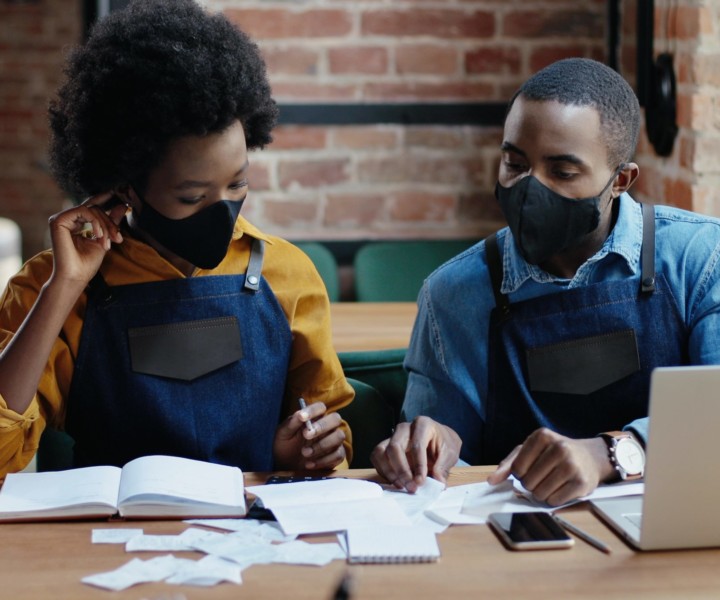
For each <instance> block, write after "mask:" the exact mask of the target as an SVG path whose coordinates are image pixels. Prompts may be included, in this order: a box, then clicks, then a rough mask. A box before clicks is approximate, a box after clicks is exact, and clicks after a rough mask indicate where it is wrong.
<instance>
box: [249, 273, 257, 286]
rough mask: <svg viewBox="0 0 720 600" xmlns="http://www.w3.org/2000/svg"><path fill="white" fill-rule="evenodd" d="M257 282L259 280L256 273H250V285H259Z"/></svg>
mask: <svg viewBox="0 0 720 600" xmlns="http://www.w3.org/2000/svg"><path fill="white" fill-rule="evenodd" d="M257 282H258V278H257V277H255V275H250V277H248V283H249V284H250V285H257Z"/></svg>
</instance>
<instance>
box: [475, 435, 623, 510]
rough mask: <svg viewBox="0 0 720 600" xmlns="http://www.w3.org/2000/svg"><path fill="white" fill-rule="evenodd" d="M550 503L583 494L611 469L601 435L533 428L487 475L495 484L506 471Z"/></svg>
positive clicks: (603, 478)
mask: <svg viewBox="0 0 720 600" xmlns="http://www.w3.org/2000/svg"><path fill="white" fill-rule="evenodd" d="M511 474H512V475H514V476H515V477H516V478H517V479H519V480H520V481H521V482H522V484H523V486H524V487H525V489H527V490H528V491H530V492H532V493H533V495H534V496H535V497H536V498H537V499H538V500H541V501H544V502H547V503H548V504H549V505H551V506H559V505H561V504H565V503H566V502H569V501H570V500H575V499H576V498H580V497H582V496H586V495H587V494H589V493H590V492H592V491H593V490H594V489H595V488H596V487H597V486H598V485H599V484H600V483H601V482H604V481H608V480H609V479H611V478H612V476H613V474H614V470H613V468H612V465H611V464H610V459H609V458H608V449H607V444H606V443H605V441H604V440H603V439H602V438H599V437H598V438H589V439H580V440H574V439H571V438H568V437H565V436H563V435H560V434H559V433H555V432H554V431H551V430H550V429H546V428H542V429H537V430H536V431H534V432H533V433H531V434H530V435H529V436H528V437H527V439H526V440H525V442H524V443H523V444H522V445H520V446H517V447H516V448H515V449H514V450H513V451H512V452H511V453H510V454H508V456H507V457H506V458H505V459H503V460H502V461H501V462H500V464H499V465H498V468H497V469H496V470H495V472H493V473H492V474H491V475H490V477H488V483H490V484H492V485H496V484H498V483H500V482H502V481H504V480H505V479H507V478H508V477H509V476H510V475H511Z"/></svg>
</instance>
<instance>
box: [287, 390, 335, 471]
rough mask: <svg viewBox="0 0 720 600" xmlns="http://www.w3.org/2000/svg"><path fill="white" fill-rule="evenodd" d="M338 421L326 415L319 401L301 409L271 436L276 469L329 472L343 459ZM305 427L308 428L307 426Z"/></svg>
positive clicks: (325, 409)
mask: <svg viewBox="0 0 720 600" xmlns="http://www.w3.org/2000/svg"><path fill="white" fill-rule="evenodd" d="M341 423H342V419H341V418H340V415H339V414H337V413H328V412H327V407H326V406H325V404H323V403H322V402H312V403H310V404H308V405H306V406H305V407H302V404H301V408H300V409H299V410H297V411H296V412H294V413H293V414H292V415H291V416H289V417H288V418H287V419H285V421H283V422H282V423H281V424H280V426H279V427H278V429H277V432H276V433H275V442H274V445H273V454H274V457H275V464H276V465H277V466H278V468H280V469H291V470H305V469H308V470H314V469H332V468H334V467H336V466H337V465H339V464H340V463H341V462H342V461H343V460H345V448H344V447H343V442H344V441H345V433H344V432H343V430H342V429H340V424H341ZM308 425H309V426H308Z"/></svg>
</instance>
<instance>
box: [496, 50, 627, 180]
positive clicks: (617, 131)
mask: <svg viewBox="0 0 720 600" xmlns="http://www.w3.org/2000/svg"><path fill="white" fill-rule="evenodd" d="M518 96H522V97H523V98H526V99H527V100H536V101H552V100H555V101H557V102H560V103H561V104H566V105H577V106H591V107H592V108H594V109H595V110H597V111H598V113H599V114H600V128H601V132H602V135H603V138H604V142H605V147H606V148H607V153H608V166H609V167H611V168H615V167H617V166H618V165H619V164H620V163H623V162H627V161H629V160H631V159H632V157H633V155H634V154H635V148H636V146H637V141H638V135H639V132H640V104H639V103H638V99H637V96H635V92H633V90H632V88H631V87H630V85H629V84H628V82H627V81H625V80H624V79H623V78H622V77H621V76H620V75H619V74H618V73H617V72H615V71H613V70H612V69H611V68H610V67H608V66H606V65H604V64H602V63H600V62H597V61H595V60H591V59H589V58H566V59H563V60H560V61H558V62H555V63H553V64H551V65H549V66H547V67H545V68H544V69H542V70H541V71H538V72H537V73H535V75H533V76H532V77H530V79H528V80H527V81H526V82H525V83H523V84H522V86H520V89H519V90H518V91H517V92H515V94H514V95H513V97H512V99H511V100H510V105H509V106H508V112H509V111H510V108H512V105H513V103H514V102H515V99H516V98H517V97H518Z"/></svg>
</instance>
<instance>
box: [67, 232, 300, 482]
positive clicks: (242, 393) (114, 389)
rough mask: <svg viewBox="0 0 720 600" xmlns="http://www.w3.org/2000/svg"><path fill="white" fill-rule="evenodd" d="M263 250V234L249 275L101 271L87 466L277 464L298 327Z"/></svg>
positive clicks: (85, 344)
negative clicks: (112, 274)
mask: <svg viewBox="0 0 720 600" xmlns="http://www.w3.org/2000/svg"><path fill="white" fill-rule="evenodd" d="M263 252H264V242H262V241H261V240H254V242H253V247H252V251H251V256H250V261H249V263H248V268H247V272H246V274H245V275H222V276H205V277H191V278H179V279H173V280H169V281H159V282H149V283H139V284H131V285H122V286H116V287H108V286H107V285H105V284H104V281H103V280H102V278H100V277H96V279H95V280H93V282H92V283H91V285H90V286H89V291H88V305H87V310H86V314H85V321H84V325H83V330H82V336H81V340H80V347H79V351H78V357H77V361H76V363H75V370H74V374H73V380H72V384H71V387H70V394H69V398H68V403H67V406H68V408H67V418H66V429H67V432H68V433H69V434H70V435H71V436H72V437H73V438H74V439H75V449H74V454H75V464H76V465H77V466H85V465H100V464H103V465H104V464H111V465H118V466H121V465H124V464H125V463H126V462H128V461H129V460H132V459H134V458H137V457H139V456H143V455H148V454H169V455H174V456H183V457H188V458H194V459H198V460H204V461H209V462H214V463H223V464H228V465H235V466H239V467H241V468H242V469H244V470H246V471H268V470H272V468H273V440H274V436H275V431H276V429H277V425H278V422H279V420H280V411H281V405H282V402H283V397H284V392H285V383H286V375H287V370H288V364H289V358H290V348H291V344H292V333H291V331H290V327H289V325H288V321H287V318H286V317H285V314H284V313H283V311H282V309H281V308H280V305H279V304H278V301H277V299H276V298H275V295H274V294H273V292H272V290H271V289H270V287H269V285H268V284H267V282H266V281H265V279H264V278H263V277H262V263H263Z"/></svg>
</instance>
